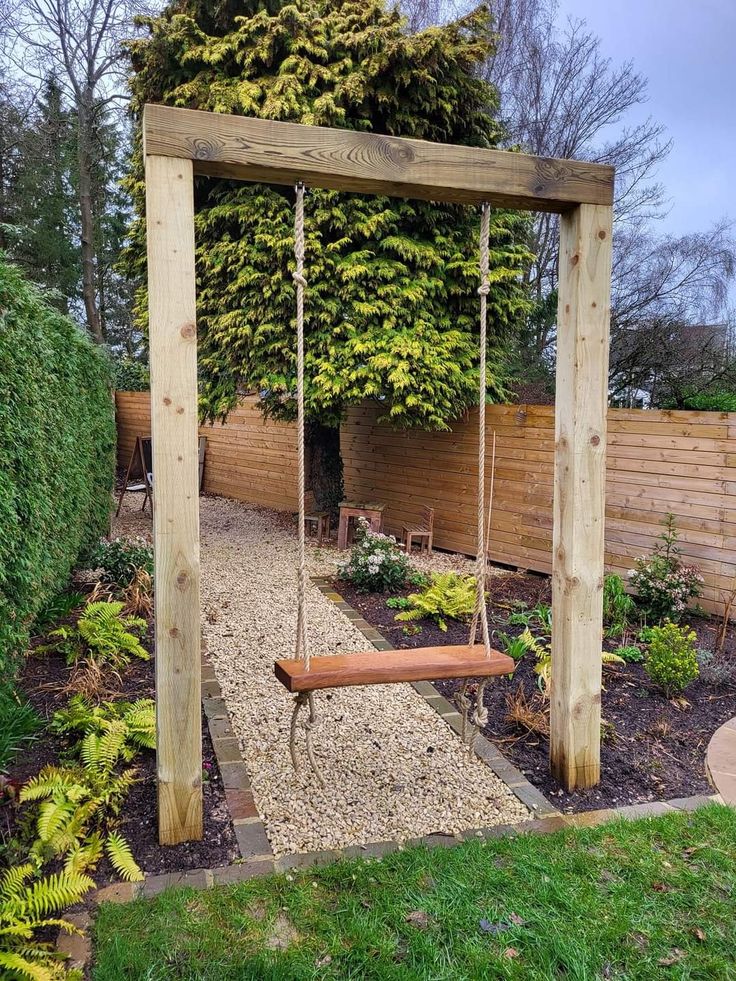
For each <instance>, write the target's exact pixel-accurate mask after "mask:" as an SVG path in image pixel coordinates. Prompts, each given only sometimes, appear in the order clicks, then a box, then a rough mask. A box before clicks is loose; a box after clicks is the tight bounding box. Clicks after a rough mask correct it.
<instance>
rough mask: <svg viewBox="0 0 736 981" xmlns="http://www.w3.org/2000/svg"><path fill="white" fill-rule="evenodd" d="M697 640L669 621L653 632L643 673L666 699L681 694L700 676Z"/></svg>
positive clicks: (687, 629)
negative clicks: (644, 672)
mask: <svg viewBox="0 0 736 981" xmlns="http://www.w3.org/2000/svg"><path fill="white" fill-rule="evenodd" d="M696 639H697V634H696V633H695V631H694V630H690V628H689V627H679V626H678V625H677V624H676V623H672V622H671V621H669V620H667V621H666V622H665V623H664V624H663V625H662V626H661V627H653V628H652V639H651V642H650V644H649V650H648V651H647V658H646V661H645V662H644V670H645V671H646V673H647V674H648V675H649V677H650V678H651V679H652V681H653V682H654V684H655V685H659V687H660V688H661V689H662V691H663V692H664V693H665V695H666V696H667V698H671V697H672V696H673V695H679V694H681V693H682V692H683V691H684V690H685V689H686V688H687V686H688V685H689V684H690V682H691V681H695V679H696V678H697V677H698V675H699V674H700V669H699V667H698V653H697V651H696V649H695V641H696Z"/></svg>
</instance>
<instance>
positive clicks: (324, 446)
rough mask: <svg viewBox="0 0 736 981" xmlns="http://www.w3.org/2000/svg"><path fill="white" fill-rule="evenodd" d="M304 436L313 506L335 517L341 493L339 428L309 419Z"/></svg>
mask: <svg viewBox="0 0 736 981" xmlns="http://www.w3.org/2000/svg"><path fill="white" fill-rule="evenodd" d="M306 437H307V447H306V448H307V461H308V465H309V477H310V479H309V484H308V486H309V487H310V488H311V490H312V493H313V494H314V503H315V507H316V508H317V510H319V511H329V512H330V514H331V515H332V517H333V518H336V517H337V513H338V505H339V503H340V501H342V500H343V494H344V485H343V467H342V456H341V454H340V428H339V427H333V426H323V425H321V424H320V423H316V422H310V423H308V424H307V433H306Z"/></svg>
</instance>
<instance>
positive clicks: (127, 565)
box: [88, 538, 153, 589]
mask: <svg viewBox="0 0 736 981" xmlns="http://www.w3.org/2000/svg"><path fill="white" fill-rule="evenodd" d="M88 565H89V566H90V568H93V569H102V577H101V578H102V581H103V582H105V583H109V584H110V585H112V586H117V587H119V588H120V589H126V588H127V587H129V586H130V585H131V583H132V582H133V581H134V580H135V578H136V576H137V574H138V572H139V570H141V569H143V570H144V571H145V572H147V573H148V575H149V576H152V575H153V549H152V547H151V545H150V544H149V543H148V542H147V541H146V540H145V538H113V539H112V541H108V540H107V539H106V538H102V539H101V540H100V541H99V542H98V543H97V545H96V546H95V548H93V549H92V551H91V552H90V555H89V558H88Z"/></svg>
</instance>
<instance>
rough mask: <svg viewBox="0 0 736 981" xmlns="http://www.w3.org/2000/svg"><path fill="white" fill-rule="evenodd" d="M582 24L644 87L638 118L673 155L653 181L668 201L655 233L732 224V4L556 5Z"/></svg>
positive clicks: (735, 210)
mask: <svg viewBox="0 0 736 981" xmlns="http://www.w3.org/2000/svg"><path fill="white" fill-rule="evenodd" d="M559 2H560V13H559V16H560V18H561V19H564V18H565V17H566V16H568V15H572V16H574V17H578V18H582V19H584V20H586V21H587V23H588V25H589V27H590V28H591V29H592V30H593V31H594V32H595V33H596V34H597V35H598V36H599V37H600V38H601V42H602V46H603V51H604V52H605V54H606V55H607V56H610V57H611V58H612V59H613V60H614V62H621V61H625V60H627V59H632V60H633V62H634V66H635V68H636V69H637V70H638V71H639V72H641V74H643V75H645V76H646V77H647V78H648V79H649V103H648V104H647V105H646V106H645V107H644V109H643V114H644V115H651V116H652V117H653V118H654V119H655V120H657V121H658V122H661V123H664V125H665V126H666V127H667V131H668V134H669V136H670V137H671V138H672V140H673V147H672V150H671V152H670V155H669V157H668V159H667V160H666V161H665V162H664V163H663V164H662V166H661V169H660V172H659V176H660V180H661V181H662V183H663V184H664V185H665V188H666V191H667V194H668V197H669V198H671V210H670V213H669V215H668V217H667V218H666V219H665V220H664V222H663V223H662V224H661V229H662V231H663V232H665V231H667V232H672V233H674V234H680V233H683V232H689V231H702V230H704V229H705V228H707V226H708V225H710V224H712V223H713V222H714V221H716V220H717V219H718V218H720V217H722V216H724V215H726V216H728V217H729V218H732V219H736V197H735V195H734V187H736V0H698V2H696V3H695V2H693V0H559Z"/></svg>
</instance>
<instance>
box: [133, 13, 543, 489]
mask: <svg viewBox="0 0 736 981" xmlns="http://www.w3.org/2000/svg"><path fill="white" fill-rule="evenodd" d="M146 23H148V26H149V29H150V36H149V37H148V38H146V39H143V40H139V41H136V42H134V43H132V44H131V55H132V61H133V66H134V69H135V76H134V78H133V80H132V90H133V111H134V113H136V114H139V113H140V112H141V110H142V107H143V105H144V103H146V102H156V103H163V104H168V105H175V106H183V107H186V108H195V109H205V110H210V111H214V112H223V113H231V114H241V115H248V116H256V117H259V118H268V119H280V120H289V121H292V122H299V123H307V124H311V125H316V126H335V127H344V128H348V129H355V130H360V131H375V132H378V133H386V134H390V135H396V136H404V137H414V138H418V139H424V140H434V141H439V142H446V143H462V144H466V145H473V146H482V147H491V146H494V145H496V144H497V143H498V142H499V140H500V138H501V129H500V126H499V124H498V123H497V122H496V121H495V118H494V117H495V113H496V111H497V97H496V93H495V91H494V90H493V89H492V88H491V87H490V86H488V85H487V84H486V83H485V82H483V81H482V80H481V79H480V77H479V75H478V72H477V69H478V66H479V65H480V64H482V63H483V61H484V60H485V59H486V58H487V56H488V54H489V51H490V50H491V46H492V44H493V35H492V25H491V22H490V18H489V15H488V12H487V10H486V9H485V8H479V9H478V10H477V11H475V12H474V13H471V14H470V15H468V16H465V17H463V18H462V19H460V20H458V21H456V22H454V23H451V24H448V25H446V26H444V27H433V28H430V29H428V30H425V31H422V32H420V33H418V34H412V33H409V32H408V30H407V29H406V25H405V22H404V21H403V20H402V18H401V16H400V15H399V14H398V13H397V12H396V11H395V10H389V9H388V8H387V7H386V6H385V5H384V3H383V2H382V0H362V2H356V0H295V2H292V3H279V2H277V0H269V2H265V3H264V2H258V0H254V2H248V0H240V2H236V0H221V2H218V3H215V4H212V3H209V2H204V0H177V2H175V3H172V4H170V5H169V6H168V7H167V8H166V9H165V11H164V12H163V13H162V14H161V15H160V16H159V17H156V18H151V19H149V20H148V21H147V22H146ZM130 189H131V191H132V192H133V197H134V200H135V202H136V206H137V211H138V214H139V215H142V213H143V200H144V184H143V168H142V162H141V159H140V149H139V150H138V153H137V154H136V160H135V165H134V169H133V172H132V175H131V179H130ZM195 198H196V238H197V276H198V311H197V313H198V327H199V340H200V362H199V364H200V378H201V391H200V399H201V405H202V407H203V412H204V415H205V416H207V417H209V418H218V417H223V416H225V415H226V414H227V412H228V411H229V410H230V409H231V408H232V407H233V405H234V404H235V403H236V401H237V396H238V393H239V392H241V391H244V390H256V391H258V392H260V393H262V399H263V408H264V411H266V412H267V413H272V414H274V415H277V416H279V417H282V418H283V417H287V418H288V417H293V413H294V401H293V393H294V389H295V358H294V350H295V332H294V290H293V284H292V280H291V275H290V270H291V269H292V268H293V259H292V249H293V231H292V229H293V213H292V208H293V192H292V189H291V188H285V187H277V186H270V185H262V184H261V185H254V184H245V183H234V182H230V181H225V180H214V179H204V178H201V179H197V183H196V189H195ZM306 208H307V218H306V236H307V240H306V273H307V279H308V282H309V287H308V291H307V297H306V312H305V317H306V351H307V354H306V360H307V365H306V373H307V376H308V379H309V381H308V385H307V391H306V402H307V412H308V416H309V419H310V433H311V442H312V452H313V457H312V464H313V465H312V473H313V479H314V478H316V480H315V486H314V488H313V489H314V490H315V493H316V495H317V499H318V502H319V503H320V504H321V505H322V506H330V505H332V504H334V500H335V497H337V496H338V495H339V494H340V478H341V473H340V467H339V436H338V430H337V427H338V426H339V422H340V419H341V418H342V416H343V413H344V410H345V407H346V406H347V405H349V404H351V403H355V402H359V401H361V400H363V399H365V398H373V399H376V400H379V401H380V404H381V406H382V407H383V408H384V413H383V415H384V417H385V418H386V419H387V420H390V421H391V422H392V423H393V424H395V425H397V426H421V427H424V428H446V427H447V426H448V424H449V423H450V422H451V421H452V420H453V419H455V418H457V417H458V416H459V415H460V414H461V413H462V412H463V411H464V410H465V409H466V408H468V407H469V406H471V405H472V404H473V403H474V402H477V391H476V388H477V377H478V376H477V366H478V351H477V309H478V300H477V292H476V290H477V286H478V255H477V250H478V245H477V235H478V223H479V218H478V211H477V209H473V208H464V207H461V206H457V205H449V204H437V203H430V202H423V201H409V200H403V199H396V198H387V197H379V196H363V195H349V194H343V193H338V192H334V191H323V190H316V189H315V190H310V191H309V193H308V196H307V204H306ZM526 230H527V224H526V219H525V218H524V217H523V216H520V215H518V214H515V213H512V212H503V211H496V212H494V214H493V219H492V231H491V280H492V293H491V295H490V297H489V301H490V302H489V311H490V371H489V396H491V397H494V396H496V397H497V396H499V395H500V394H502V392H503V383H504V377H505V367H504V365H505V347H506V344H507V342H508V340H509V338H510V336H511V335H512V333H513V332H514V330H515V329H516V326H517V324H518V323H519V322H520V321H521V320H522V319H523V317H524V314H525V311H526V309H527V298H526V294H525V292H524V288H523V286H522V274H523V271H524V269H525V267H526V265H527V264H528V262H529V260H530V256H529V255H528V253H527V250H526V246H525V244H524V243H525V238H526ZM143 235H144V230H143V225H142V219H141V218H139V219H138V222H137V224H136V225H135V227H134V229H133V236H132V245H131V247H130V249H129V250H128V251H127V254H126V260H125V261H126V264H127V268H128V271H129V273H131V274H133V275H137V276H139V277H140V279H141V281H142V279H143V272H144V268H143V263H144V261H145V260H144V256H145V249H144V248H143ZM145 308H146V298H145V292H144V290H143V289H142V288H141V291H140V292H139V297H138V314H139V317H140V318H142V320H145Z"/></svg>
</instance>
